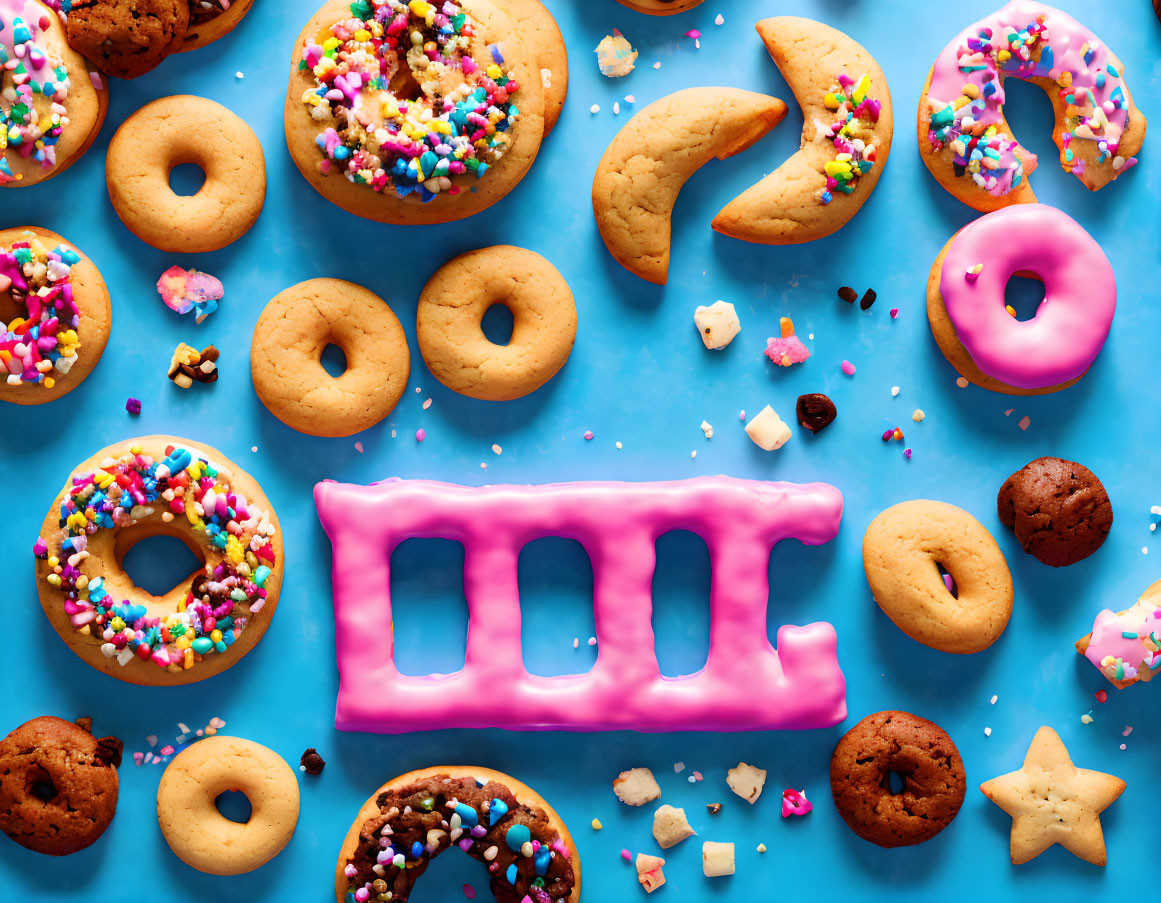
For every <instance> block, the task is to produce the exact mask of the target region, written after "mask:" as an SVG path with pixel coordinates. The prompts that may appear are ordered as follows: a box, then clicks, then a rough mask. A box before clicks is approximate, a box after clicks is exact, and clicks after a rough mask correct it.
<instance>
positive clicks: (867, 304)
mask: <svg viewBox="0 0 1161 903" xmlns="http://www.w3.org/2000/svg"><path fill="white" fill-rule="evenodd" d="M878 297H879V296H878V294H876V292H875V290H874V289H873V288H869V289H867V291H866V293H865V294H864V295H863V300H862V301H860V302H859V307H861V308H862V309H863V310H870V309H871V305H872V304H874V303H875V301H876V299H878Z"/></svg>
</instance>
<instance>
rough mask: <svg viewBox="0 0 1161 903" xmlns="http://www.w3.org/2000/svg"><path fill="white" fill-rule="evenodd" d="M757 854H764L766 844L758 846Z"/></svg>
mask: <svg viewBox="0 0 1161 903" xmlns="http://www.w3.org/2000/svg"><path fill="white" fill-rule="evenodd" d="M758 852H759V853H765V852H766V844H764V843H760V844H758Z"/></svg>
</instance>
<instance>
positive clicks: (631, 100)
mask: <svg viewBox="0 0 1161 903" xmlns="http://www.w3.org/2000/svg"><path fill="white" fill-rule="evenodd" d="M636 102H637V98H636V97H634V96H633V95H632V94H626V95H625V103H636Z"/></svg>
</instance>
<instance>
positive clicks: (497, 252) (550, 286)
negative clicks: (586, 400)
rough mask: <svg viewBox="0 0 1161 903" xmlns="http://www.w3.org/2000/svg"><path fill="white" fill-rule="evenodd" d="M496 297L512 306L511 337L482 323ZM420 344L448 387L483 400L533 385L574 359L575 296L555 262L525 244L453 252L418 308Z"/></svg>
mask: <svg viewBox="0 0 1161 903" xmlns="http://www.w3.org/2000/svg"><path fill="white" fill-rule="evenodd" d="M493 304H503V305H504V306H505V307H507V308H508V309H509V310H510V311H511V312H512V320H513V324H512V338H511V340H510V341H509V343H508V344H507V345H496V344H494V343H493V342H491V341H489V340H488V337H487V336H486V335H484V331H483V329H482V328H481V325H480V324H481V322H482V320H483V317H484V314H485V313H486V312H487V311H488V308H490V307H491V306H492V305H493ZM416 324H417V325H416V333H417V338H418V341H419V350H420V353H421V354H422V355H423V359H424V361H425V362H426V363H427V367H428V369H429V370H431V372H432V375H433V376H434V377H435V378H436V379H438V380H439V381H440V382H441V383H443V384H444V385H445V386H447V387H448V388H449V389H451V390H452V391H455V392H459V393H460V394H461V395H467V396H468V397H469V398H480V399H483V400H485V401H510V400H512V399H514V398H521V397H523V396H525V395H528V394H530V393H532V392H535V391H536V390H537V389H539V388H540V387H541V386H543V385H544V384H545V383H546V382H548V381H549V380H550V379H552V377H553V376H555V375H556V373H557V371H559V370H560V368H561V367H563V366H564V362H565V361H567V360H568V356H569V352H571V351H572V343H573V340H574V339H575V338H576V304H575V303H574V302H573V298H572V292H571V291H570V290H569V287H568V284H567V283H566V282H565V281H564V277H563V276H561V275H560V272H559V271H558V270H557V269H556V267H554V266H553V265H552V264H551V263H549V262H548V261H547V260H545V259H544V258H543V257H541V256H540V255H539V254H537V253H536V252H535V251H528V250H526V249H524V248H515V247H512V246H511V245H496V246H495V247H491V248H481V249H480V250H478V251H469V252H467V253H466V254H461V255H460V256H459V257H455V258H453V259H452V260H449V261H448V262H447V263H445V264H444V265H443V266H442V267H440V268H439V269H438V270H437V271H436V273H435V275H434V276H432V277H431V279H429V280H428V282H427V285H425V286H424V287H423V292H422V294H421V295H420V296H419V306H418V310H417V313H416Z"/></svg>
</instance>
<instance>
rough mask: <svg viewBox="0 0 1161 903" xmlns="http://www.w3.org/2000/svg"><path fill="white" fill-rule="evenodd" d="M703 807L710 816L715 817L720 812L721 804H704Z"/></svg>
mask: <svg viewBox="0 0 1161 903" xmlns="http://www.w3.org/2000/svg"><path fill="white" fill-rule="evenodd" d="M705 807H706V810H707V811H708V812H709V814H710V815H717V814H718V813H719V812H721V811H722V804H721V803H706V804H705Z"/></svg>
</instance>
